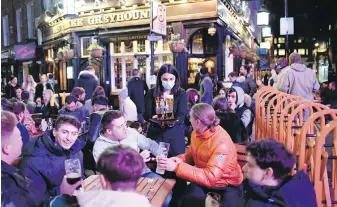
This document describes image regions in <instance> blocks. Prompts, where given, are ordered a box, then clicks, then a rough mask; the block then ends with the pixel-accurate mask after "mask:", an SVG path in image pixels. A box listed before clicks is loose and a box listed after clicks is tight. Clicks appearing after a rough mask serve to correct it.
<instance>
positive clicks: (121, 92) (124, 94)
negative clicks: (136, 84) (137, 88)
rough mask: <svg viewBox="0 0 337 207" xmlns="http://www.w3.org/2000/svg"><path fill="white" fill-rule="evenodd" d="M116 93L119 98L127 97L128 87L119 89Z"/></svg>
mask: <svg viewBox="0 0 337 207" xmlns="http://www.w3.org/2000/svg"><path fill="white" fill-rule="evenodd" d="M118 95H119V96H120V97H121V98H127V97H128V96H129V95H128V89H127V88H124V89H122V90H121V91H119V93H118Z"/></svg>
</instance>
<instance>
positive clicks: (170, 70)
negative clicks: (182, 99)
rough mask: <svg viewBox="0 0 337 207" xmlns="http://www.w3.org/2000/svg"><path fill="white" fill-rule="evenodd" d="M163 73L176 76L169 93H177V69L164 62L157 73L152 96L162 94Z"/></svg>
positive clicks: (178, 84) (178, 88)
mask: <svg viewBox="0 0 337 207" xmlns="http://www.w3.org/2000/svg"><path fill="white" fill-rule="evenodd" d="M164 73H170V74H172V75H174V76H175V77H176V81H175V85H174V86H173V88H172V89H171V94H173V95H177V93H178V92H179V90H180V78H179V74H178V71H177V69H176V68H175V67H174V66H173V65H171V64H164V65H162V66H161V67H160V69H159V71H158V75H157V83H156V87H155V89H154V97H158V96H161V95H163V91H164V87H163V85H162V81H161V76H162V75H164Z"/></svg>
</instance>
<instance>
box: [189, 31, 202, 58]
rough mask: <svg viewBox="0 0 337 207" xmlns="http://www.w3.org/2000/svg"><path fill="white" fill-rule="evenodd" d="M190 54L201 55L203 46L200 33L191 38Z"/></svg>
mask: <svg viewBox="0 0 337 207" xmlns="http://www.w3.org/2000/svg"><path fill="white" fill-rule="evenodd" d="M192 53H193V54H203V53H204V50H203V44H202V33H198V34H196V35H194V36H193V39H192Z"/></svg>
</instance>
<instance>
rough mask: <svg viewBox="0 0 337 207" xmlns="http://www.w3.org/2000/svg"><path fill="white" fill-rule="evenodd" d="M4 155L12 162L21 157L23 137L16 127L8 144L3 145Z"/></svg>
mask: <svg viewBox="0 0 337 207" xmlns="http://www.w3.org/2000/svg"><path fill="white" fill-rule="evenodd" d="M2 147H3V149H2V151H3V153H5V154H6V155H7V156H8V157H10V159H11V160H12V161H14V160H16V159H17V158H18V157H19V156H20V155H21V149H22V136H21V132H20V130H19V129H18V128H17V127H15V128H14V130H13V133H12V134H11V135H10V136H9V137H8V139H7V141H6V143H4V144H3V145H2Z"/></svg>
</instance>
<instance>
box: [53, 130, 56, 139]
mask: <svg viewBox="0 0 337 207" xmlns="http://www.w3.org/2000/svg"><path fill="white" fill-rule="evenodd" d="M53 135H54V137H56V128H54V129H53Z"/></svg>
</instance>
